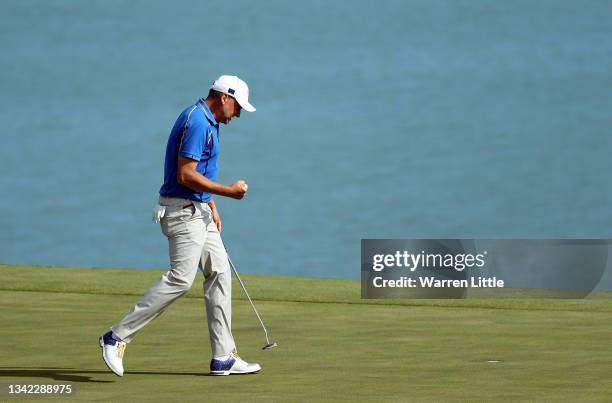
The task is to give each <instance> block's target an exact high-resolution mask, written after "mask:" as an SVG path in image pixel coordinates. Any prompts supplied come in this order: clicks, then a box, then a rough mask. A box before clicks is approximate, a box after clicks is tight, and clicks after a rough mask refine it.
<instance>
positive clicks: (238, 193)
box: [177, 156, 248, 199]
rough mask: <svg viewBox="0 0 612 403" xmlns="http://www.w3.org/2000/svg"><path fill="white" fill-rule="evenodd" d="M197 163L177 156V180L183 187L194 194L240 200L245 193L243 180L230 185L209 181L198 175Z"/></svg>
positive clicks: (245, 187)
mask: <svg viewBox="0 0 612 403" xmlns="http://www.w3.org/2000/svg"><path fill="white" fill-rule="evenodd" d="M197 166H198V161H196V160H192V159H190V158H186V157H183V156H179V160H178V169H177V180H178V183H180V184H181V185H183V186H186V187H188V188H189V189H193V190H194V191H196V192H207V193H213V194H216V195H219V196H226V197H231V198H233V199H242V198H243V197H244V196H245V195H246V192H247V188H248V186H247V184H246V182H245V181H243V180H239V181H236V182H234V183H232V184H231V185H229V186H227V185H223V184H221V183H218V182H215V181H211V180H210V179H208V178H207V177H206V176H204V175H202V174H201V173H199V172H198V171H197V170H196V168H197Z"/></svg>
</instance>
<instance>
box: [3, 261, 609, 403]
mask: <svg viewBox="0 0 612 403" xmlns="http://www.w3.org/2000/svg"><path fill="white" fill-rule="evenodd" d="M0 273H1V274H2V275H3V276H2V278H3V282H2V284H1V285H0V290H1V291H0V299H1V304H2V316H1V319H0V326H1V329H2V337H0V343H1V345H0V346H1V347H0V348H1V351H2V363H1V364H0V366H1V368H0V383H2V384H7V383H39V384H43V383H61V382H71V383H72V384H73V387H74V388H75V390H76V395H75V396H74V397H71V398H66V401H75V402H76V401H126V402H139V401H181V402H188V401H211V402H216V401H224V402H252V401H277V402H292V401H296V402H298V401H300V402H301V401H306V402H313V401H346V402H352V401H397V402H400V401H416V402H428V401H432V402H433V401H513V402H514V401H580V402H605V401H610V396H612V380H611V379H612V377H611V376H610V374H611V372H612V343H610V336H611V334H612V300H609V299H595V300H593V299H592V300H526V299H525V300H393V301H385V300H382V301H381V300H377V301H366V300H361V299H360V296H359V292H360V287H359V282H358V281H351V280H332V279H312V278H297V277H296V278H293V277H272V276H270V277H268V276H254V275H251V276H249V275H245V276H244V280H245V283H246V285H247V288H249V291H250V293H251V295H252V297H253V298H254V300H255V302H256V304H257V307H258V309H259V311H260V313H261V315H262V317H263V319H264V321H265V322H266V326H267V327H268V330H269V332H270V338H271V339H272V340H275V341H277V342H278V344H279V347H277V348H275V349H272V350H270V351H262V350H261V346H262V345H263V343H264V341H265V339H264V336H263V332H262V330H261V328H260V327H259V323H258V322H257V319H256V318H255V316H254V314H253V312H252V310H251V307H250V305H249V304H248V302H247V301H246V300H245V298H244V296H243V295H242V290H240V288H239V286H238V285H237V283H234V319H233V323H234V326H233V327H234V336H235V338H236V340H237V343H238V347H239V353H240V355H241V356H243V357H244V358H245V359H246V360H250V361H256V362H259V363H261V364H262V366H263V371H262V372H261V373H260V374H257V375H247V376H230V377H211V376H208V365H209V360H210V345H209V341H208V334H207V327H206V321H205V317H204V302H203V298H202V286H201V280H202V277H201V274H199V275H198V276H199V277H198V280H196V283H195V284H194V286H193V288H192V290H191V291H190V292H189V294H188V295H187V296H186V297H184V298H182V299H180V300H179V301H177V302H176V303H175V304H174V305H172V306H171V307H170V308H169V309H168V310H167V311H166V312H165V313H164V314H163V315H162V316H161V317H160V318H158V319H157V320H155V321H154V322H152V323H151V324H150V325H149V326H148V327H146V328H145V329H144V330H143V331H142V332H140V333H139V334H138V336H137V337H136V338H135V339H134V341H133V342H132V343H131V344H130V345H129V346H128V348H127V349H126V352H125V358H124V365H125V368H126V374H125V376H124V377H123V378H119V377H117V376H115V375H113V374H112V373H110V372H109V371H108V370H107V369H106V367H105V365H104V363H103V361H102V359H101V357H100V348H99V346H98V344H97V342H98V341H97V339H98V337H99V336H100V334H102V333H103V332H104V331H105V330H106V329H107V328H108V326H110V325H111V324H112V323H114V322H115V321H117V320H118V319H120V318H121V317H122V315H123V314H125V313H126V312H127V311H128V310H129V309H130V307H131V306H132V305H133V304H134V303H135V302H136V301H137V300H138V298H139V297H140V296H141V294H143V293H144V292H145V291H146V290H147V288H148V287H149V286H150V285H152V284H153V283H154V282H155V281H156V280H157V279H158V278H159V276H160V275H161V273H162V271H159V270H118V269H117V270H113V269H104V270H103V269H69V268H44V267H26V266H8V265H5V266H0ZM489 361H498V362H489ZM0 400H2V401H4V400H7V401H23V400H25V399H24V398H23V397H8V396H1V397H0ZM32 400H38V401H40V400H41V397H36V398H34V399H32ZM42 400H45V399H42ZM54 400H55V401H59V399H57V398H56V399H54Z"/></svg>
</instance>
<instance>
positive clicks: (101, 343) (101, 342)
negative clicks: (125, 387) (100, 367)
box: [98, 337, 123, 376]
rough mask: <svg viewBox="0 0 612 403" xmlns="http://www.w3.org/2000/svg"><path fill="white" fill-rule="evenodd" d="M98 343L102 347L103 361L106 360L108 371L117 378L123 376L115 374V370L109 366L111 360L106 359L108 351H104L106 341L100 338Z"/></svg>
mask: <svg viewBox="0 0 612 403" xmlns="http://www.w3.org/2000/svg"><path fill="white" fill-rule="evenodd" d="M98 342H99V343H100V347H102V359H103V360H104V364H106V366H107V367H108V369H110V370H111V372H112V373H113V374H115V375H117V376H123V374H120V373H118V372H115V370H114V369H113V368H111V366H110V365H109V363H108V361H109V360H108V359H107V358H106V350H105V349H104V339H103V338H102V337H100V339H99V340H98Z"/></svg>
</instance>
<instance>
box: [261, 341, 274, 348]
mask: <svg viewBox="0 0 612 403" xmlns="http://www.w3.org/2000/svg"><path fill="white" fill-rule="evenodd" d="M276 346H278V344H276V342H275V341H273V342H272V343H267V344H265V345H264V346H263V347H262V348H261V349H262V350H269V349H271V348H274V347H276Z"/></svg>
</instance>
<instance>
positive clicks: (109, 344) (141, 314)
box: [100, 75, 261, 376]
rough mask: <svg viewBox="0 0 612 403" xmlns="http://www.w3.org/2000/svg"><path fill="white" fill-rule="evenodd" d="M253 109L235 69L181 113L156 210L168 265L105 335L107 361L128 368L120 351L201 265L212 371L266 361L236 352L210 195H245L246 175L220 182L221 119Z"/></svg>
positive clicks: (245, 370)
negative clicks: (254, 360)
mask: <svg viewBox="0 0 612 403" xmlns="http://www.w3.org/2000/svg"><path fill="white" fill-rule="evenodd" d="M242 109H244V110H246V111H247V112H254V111H255V107H253V105H251V104H250V103H249V88H248V86H247V84H246V83H245V82H244V81H242V80H241V79H239V78H238V77H236V76H226V75H224V76H221V77H219V78H218V79H217V80H216V81H215V82H214V83H213V85H212V87H211V88H210V91H209V93H208V97H207V98H206V99H200V100H199V101H198V102H196V103H195V104H194V105H191V106H190V107H188V108H186V109H185V110H184V111H183V112H182V113H181V114H180V115H179V117H178V119H177V121H176V123H175V124H174V127H173V128H172V131H171V133H170V138H169V140H168V145H167V147H166V159H165V167H164V184H163V185H162V187H161V189H160V191H159V193H160V197H159V202H158V205H157V207H156V209H155V211H154V213H153V215H154V217H153V218H154V220H155V221H156V222H159V223H160V225H161V229H162V232H163V233H164V235H165V236H166V237H167V238H168V243H169V253H170V270H168V272H166V273H165V274H164V275H163V276H162V278H161V279H160V280H159V282H158V283H157V284H155V285H154V286H153V287H152V288H151V289H150V290H149V291H148V292H147V293H146V294H145V296H144V297H143V298H142V299H141V300H140V301H139V302H138V303H137V304H136V305H135V306H134V307H133V308H132V309H131V310H130V312H129V313H128V314H127V315H126V316H125V317H124V318H123V319H122V320H121V321H120V322H119V323H117V324H115V325H114V326H112V327H111V330H110V331H109V332H107V333H106V334H104V335H103V336H101V337H100V346H101V347H102V357H103V359H104V362H105V363H106V365H107V366H108V367H109V369H110V370H111V371H113V372H114V373H115V374H117V375H118V376H123V352H124V350H125V347H126V345H127V343H129V342H130V341H131V340H132V339H133V337H134V336H135V335H136V333H137V332H138V331H139V330H140V329H142V328H143V327H144V326H145V325H147V323H149V322H150V321H152V320H153V319H155V318H156V317H157V316H158V315H159V314H161V313H162V312H163V311H164V310H165V309H166V308H168V307H169V306H170V304H172V303H173V302H174V301H176V300H177V299H178V298H179V297H181V296H182V295H184V294H185V293H187V291H189V289H190V288H191V285H192V284H193V281H194V279H195V276H196V274H197V271H198V268H200V269H201V270H202V271H203V273H204V283H203V287H204V298H205V302H206V315H207V319H208V330H209V334H210V344H211V349H212V360H211V363H210V371H211V372H210V373H211V374H212V375H232V374H249V373H256V372H259V371H261V366H260V365H259V364H255V363H251V364H250V363H247V362H245V361H244V360H242V359H241V358H240V357H239V356H238V355H237V353H236V344H235V342H234V338H233V336H232V331H231V325H232V323H231V320H232V290H231V285H232V282H231V271H230V267H229V264H228V258H227V253H226V251H225V247H224V246H223V241H222V239H221V217H220V215H219V211H218V210H217V207H216V206H215V201H214V200H213V198H212V195H213V194H215V195H219V196H225V197H231V198H234V199H242V198H243V197H244V196H245V195H246V192H247V189H248V186H247V183H246V182H245V181H244V180H239V181H236V182H234V183H232V184H231V185H223V184H221V183H218V182H217V158H218V156H219V124H220V123H223V124H226V125H227V124H228V123H229V122H230V121H231V119H232V118H234V117H236V118H239V117H240V111H241V110H242Z"/></svg>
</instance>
